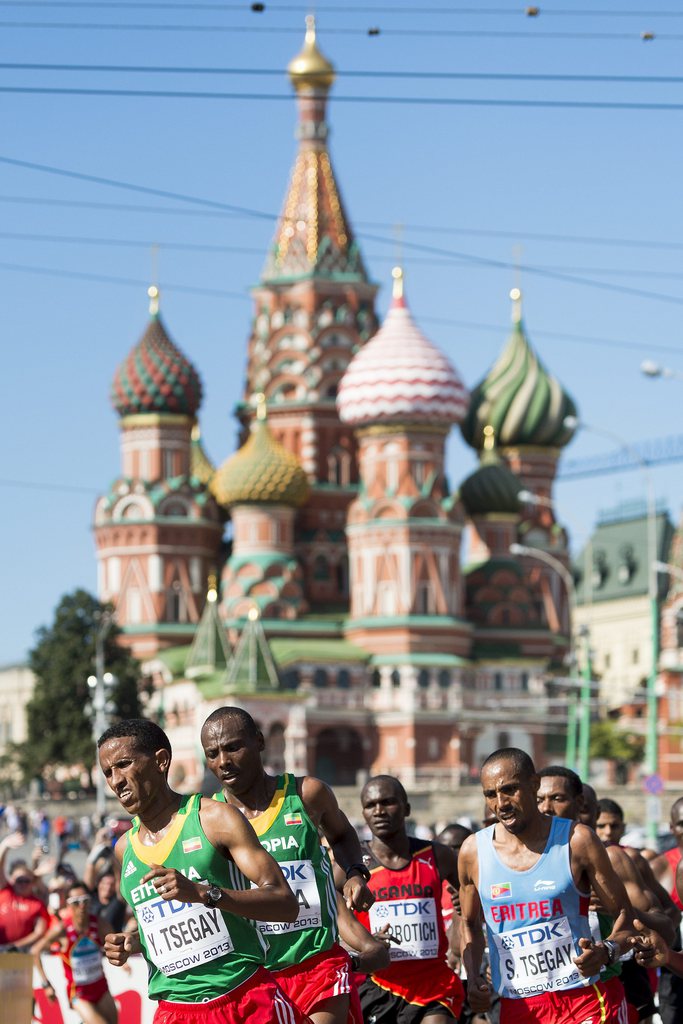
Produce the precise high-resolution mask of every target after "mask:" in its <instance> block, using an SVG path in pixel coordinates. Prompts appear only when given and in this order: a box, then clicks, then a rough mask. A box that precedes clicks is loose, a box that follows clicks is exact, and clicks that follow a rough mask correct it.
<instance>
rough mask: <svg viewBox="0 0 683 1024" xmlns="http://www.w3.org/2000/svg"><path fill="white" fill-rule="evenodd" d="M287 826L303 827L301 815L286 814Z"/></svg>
mask: <svg viewBox="0 0 683 1024" xmlns="http://www.w3.org/2000/svg"><path fill="white" fill-rule="evenodd" d="M285 825H303V820H302V818H301V815H300V814H298V813H297V814H285Z"/></svg>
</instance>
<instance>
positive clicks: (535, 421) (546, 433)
mask: <svg viewBox="0 0 683 1024" xmlns="http://www.w3.org/2000/svg"><path fill="white" fill-rule="evenodd" d="M576 415H577V408H576V405H575V404H574V400H573V399H572V398H571V396H570V395H568V394H567V392H566V391H565V390H564V389H563V387H562V385H561V384H560V383H559V381H558V380H557V379H556V378H555V377H552V376H551V375H550V374H549V373H548V372H547V370H546V369H545V367H544V366H543V363H542V362H541V361H540V359H539V358H538V356H537V355H536V353H535V352H534V350H533V348H532V347H531V345H530V344H529V340H528V338H527V336H526V333H525V331H524V326H523V323H522V320H521V317H520V319H519V320H517V321H516V322H515V324H514V327H513V329H512V334H511V335H510V338H509V339H508V341H507V344H506V345H505V348H504V349H503V351H502V352H501V354H500V356H499V357H498V359H497V361H496V362H495V363H494V365H493V367H492V368H491V370H490V371H489V373H488V374H487V376H486V377H485V378H484V380H482V381H481V383H480V384H478V385H477V386H476V387H475V388H474V390H473V391H472V397H471V402H470V407H469V410H468V412H467V414H466V416H465V418H464V420H463V421H462V423H461V424H460V430H461V432H462V436H463V438H464V439H465V441H466V442H467V444H468V445H470V447H472V448H475V449H476V450H477V451H481V449H482V448H483V446H484V427H485V426H486V425H488V424H490V425H491V426H492V427H493V429H494V431H495V437H496V444H497V445H498V446H499V447H500V448H506V447H517V446H519V445H535V446H541V447H549V448H561V447H563V446H564V445H566V444H568V442H569V441H570V440H571V438H572V435H573V433H574V430H575V429H576V428H575V427H567V426H565V419H566V417H567V416H576Z"/></svg>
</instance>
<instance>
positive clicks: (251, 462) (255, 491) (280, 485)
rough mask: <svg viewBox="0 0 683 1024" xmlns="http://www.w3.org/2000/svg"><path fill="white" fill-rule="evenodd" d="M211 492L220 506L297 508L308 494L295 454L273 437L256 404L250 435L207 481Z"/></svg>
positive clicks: (307, 485)
mask: <svg viewBox="0 0 683 1024" xmlns="http://www.w3.org/2000/svg"><path fill="white" fill-rule="evenodd" d="M210 486H211V492H212V493H213V496H214V497H215V499H216V501H218V503H219V504H220V505H223V506H224V507H226V508H228V507H230V506H232V505H249V504H258V505H261V504H264V505H289V506H290V507H291V508H299V507H300V506H301V505H303V504H304V502H305V501H306V499H307V498H308V494H309V490H310V488H309V483H308V478H307V476H306V474H305V472H304V470H303V468H302V466H301V463H300V462H299V460H298V459H297V457H296V455H294V454H293V453H292V452H288V451H287V449H286V448H284V447H283V446H282V445H281V444H280V442H279V441H276V440H275V438H274V437H273V435H272V433H271V430H270V427H269V426H268V423H267V421H266V418H265V404H264V405H262V406H260V407H259V410H258V416H257V418H256V419H255V420H254V423H253V425H252V430H251V434H250V435H249V438H248V439H247V441H246V442H245V444H244V445H243V446H242V447H241V448H240V450H239V451H238V452H235V454H234V455H232V456H231V457H230V458H229V459H227V460H226V461H225V462H224V463H223V465H222V466H221V467H220V469H218V470H217V472H216V475H215V476H214V478H213V480H212V481H211V485H210Z"/></svg>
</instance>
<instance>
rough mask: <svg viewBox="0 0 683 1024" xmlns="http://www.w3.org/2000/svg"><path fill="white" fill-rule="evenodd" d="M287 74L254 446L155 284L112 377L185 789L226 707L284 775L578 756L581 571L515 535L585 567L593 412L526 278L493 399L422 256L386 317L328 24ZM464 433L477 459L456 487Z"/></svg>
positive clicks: (349, 779)
mask: <svg viewBox="0 0 683 1024" xmlns="http://www.w3.org/2000/svg"><path fill="white" fill-rule="evenodd" d="M288 70H289V75H290V78H291V81H292V84H293V86H294V90H295V92H296V98H297V104H298V115H299V119H298V128H297V137H298V152H297V155H296V159H295V163H294V168H293V171H292V175H291V180H290V184H289V188H288V190H287V194H286V196H285V201H284V205H283V208H282V213H281V217H280V220H279V222H278V227H277V230H276V234H275V238H274V240H273V243H272V246H271V248H270V251H269V252H268V254H267V257H266V261H265V268H264V270H263V273H262V276H261V279H260V282H259V284H258V285H257V287H256V288H255V289H254V291H253V295H254V315H253V324H252V331H251V336H250V337H249V340H248V343H247V358H246V364H247V366H246V379H245V383H244V391H243V399H242V402H241V403H240V405H239V407H238V409H237V417H238V420H239V423H240V426H241V440H242V446H241V448H240V449H239V450H238V451H237V452H236V453H234V454H233V455H231V456H230V457H229V458H227V459H226V461H225V462H224V463H223V464H222V465H221V466H220V467H219V468H215V467H214V466H213V465H212V464H211V462H210V460H209V459H208V457H207V455H206V453H205V451H204V449H203V447H202V442H201V435H200V427H199V411H200V406H201V399H202V386H201V381H200V377H199V374H198V372H197V370H196V369H195V367H194V366H193V365H192V363H191V361H190V359H189V357H188V356H187V355H186V354H184V353H183V352H182V351H181V350H180V348H179V347H178V346H177V345H176V344H175V342H174V341H173V340H172V339H171V336H170V334H169V332H168V330H167V327H166V325H165V323H164V321H163V319H162V317H161V314H160V311H159V295H158V291H157V289H156V288H154V287H152V288H150V300H151V301H150V319H149V323H148V325H147V328H146V330H145V332H144V334H143V335H142V338H141V339H140V341H139V342H138V344H137V345H136V346H135V347H134V348H133V349H132V351H131V352H130V354H129V355H128V356H127V357H126V358H125V359H124V361H123V362H122V363H121V364H120V366H119V368H118V370H117V371H116V374H115V377H114V381H113V385H112V401H113V405H114V408H115V410H116V412H117V414H118V416H119V421H120V430H121V441H120V444H121V475H120V476H119V478H118V479H117V480H115V481H114V483H113V484H112V485H111V487H110V489H109V491H108V493H107V494H105V495H104V496H102V497H101V498H100V499H99V500H98V502H97V505H96V510H95V524H94V533H95V538H96V544H97V558H98V593H99V597H100V599H101V600H102V601H108V602H111V603H112V604H113V605H114V607H115V609H116V619H117V623H118V625H119V626H120V627H121V628H122V630H123V642H125V643H126V644H127V645H129V646H130V648H131V649H132V651H133V653H134V654H135V655H136V657H137V658H139V659H140V662H141V664H142V672H143V674H144V676H145V679H146V683H147V684H148V687H149V689H150V691H151V697H150V701H149V704H148V707H147V713H148V714H150V715H152V716H153V717H156V718H157V719H158V720H160V721H161V722H162V723H163V725H164V727H165V728H166V730H167V731H168V733H169V735H170V737H171V740H172V743H173V749H174V770H175V772H176V777H175V780H174V781H175V782H184V783H186V784H187V785H192V784H194V783H197V782H199V781H200V780H201V776H202V774H203V769H202V758H201V751H200V748H199V731H200V727H201V725H202V723H203V721H204V719H205V717H206V716H207V715H208V714H209V713H210V712H211V711H212V710H213V709H214V708H216V707H219V706H221V705H223V704H239V705H240V706H243V707H245V708H247V710H249V711H250V712H251V713H252V714H253V716H254V718H255V719H256V720H257V721H258V723H259V725H260V727H261V729H262V730H263V733H264V736H265V738H266V761H267V763H268V764H269V765H270V767H271V768H272V769H274V770H281V769H282V768H283V767H284V766H286V767H287V769H288V770H290V771H294V772H297V773H301V774H303V773H306V772H309V773H312V774H315V775H318V776H320V777H322V778H324V779H326V780H328V781H330V782H332V783H336V784H355V783H356V782H357V781H358V780H359V779H360V778H362V777H363V776H364V775H365V774H367V773H377V772H388V773H391V774H395V775H398V776H400V778H401V779H402V780H403V782H404V783H405V784H406V785H415V784H419V783H421V782H425V783H431V784H439V783H442V784H443V785H445V786H450V785H453V784H457V783H458V782H460V781H462V780H463V779H467V778H468V777H470V776H471V775H473V774H474V773H476V771H477V770H478V767H479V765H480V764H481V761H482V759H483V758H484V757H485V756H486V755H487V754H488V753H490V752H491V750H493V749H494V748H496V747H498V746H505V745H516V746H521V747H523V748H525V749H527V750H529V752H530V753H532V754H533V755H534V756H535V758H537V759H538V760H539V761H540V762H542V761H543V760H547V759H548V757H550V758H552V757H553V756H555V757H556V756H557V755H558V754H559V753H561V750H562V749H563V744H564V739H563V734H564V716H565V714H566V712H565V711H564V710H563V708H564V707H566V700H564V701H563V700H562V699H558V697H559V698H561V697H562V679H563V678H564V677H566V676H567V675H568V674H569V673H568V669H567V664H566V662H567V655H568V650H569V647H570V642H569V608H568V600H567V592H566V587H565V584H564V583H563V581H562V579H561V578H560V576H559V575H558V572H557V571H556V570H555V569H554V568H553V566H552V565H550V564H548V563H544V562H542V561H539V560H537V559H531V558H524V557H522V558H520V557H514V556H513V555H512V554H511V553H510V546H511V545H512V544H515V543H522V544H524V545H526V546H531V547H533V548H535V549H539V550H541V551H544V552H546V553H547V554H549V555H550V556H552V559H554V560H559V562H561V563H562V564H563V565H564V566H568V564H569V552H568V545H567V536H566V532H565V530H564V529H563V527H562V526H561V525H560V524H559V523H558V522H557V521H556V519H555V514H554V510H553V481H554V477H555V472H556V468H557V462H558V459H559V457H560V454H561V451H562V449H563V447H564V446H565V445H566V444H567V443H568V442H569V440H570V439H571V436H572V430H571V428H569V427H568V426H567V417H571V416H575V414H576V408H575V406H574V403H573V402H572V399H571V398H570V397H569V396H568V395H567V394H566V392H565V391H564V390H563V389H562V386H561V385H560V384H559V383H558V381H557V380H556V379H555V378H553V377H552V376H550V374H549V373H548V371H547V370H546V369H545V367H544V366H543V364H542V363H541V361H540V359H539V358H538V356H537V354H536V352H535V351H534V349H533V348H532V346H531V344H530V342H529V339H528V337H527V335H526V331H525V327H524V323H523V320H522V312H521V295H520V294H519V292H518V291H517V290H514V291H513V293H512V298H513V316H512V321H513V326H512V332H511V334H510V337H509V339H508V340H507V342H506V343H505V345H504V347H503V350H502V352H501V354H500V356H499V358H498V360H497V361H496V363H495V364H494V366H493V367H492V368H491V369H490V370H489V371H488V372H487V373H486V375H485V376H484V378H483V380H482V381H481V382H480V383H479V384H478V385H477V386H476V387H475V388H474V389H473V391H472V392H471V393H469V392H468V390H467V388H466V387H465V385H464V384H463V382H462V381H461V379H460V377H459V375H458V372H457V370H456V369H455V368H454V367H453V366H452V365H451V363H450V361H449V360H448V359H447V358H446V356H445V355H444V354H443V353H442V352H440V351H439V349H438V348H437V347H436V346H435V345H434V344H433V343H432V342H431V341H430V340H429V339H428V338H427V337H426V336H425V335H424V334H423V332H422V331H421V330H420V328H419V326H418V324H417V323H416V321H415V319H414V318H413V316H412V313H411V311H410V308H409V305H408V302H407V298H406V294H405V291H404V279H403V273H402V270H401V268H396V269H395V270H394V271H393V298H392V302H391V307H390V309H389V311H388V313H387V315H386V318H385V319H384V321H383V323H382V324H381V325H380V324H379V323H378V318H377V315H376V312H375V306H374V302H375V295H376V291H377V286H376V285H375V284H373V282H372V281H371V280H370V278H369V276H368V273H367V270H366V268H365V265H364V263H363V257H362V254H361V252H360V249H359V246H358V243H357V241H356V240H355V238H354V234H353V230H352V227H351V224H350V221H349V219H348V217H347V214H346V211H345V209H344V205H343V203H342V199H341V195H340V191H339V188H338V185H337V181H336V179H335V175H334V171H333V169H332V164H331V161H330V155H329V150H328V145H327V137H328V126H327V121H326V106H327V98H328V94H329V91H330V89H331V87H332V84H333V81H334V77H335V76H334V68H333V66H332V65H331V64H330V63H329V61H328V60H327V59H326V58H325V57H324V56H323V55H322V53H321V52H320V50H319V48H318V45H317V41H316V37H315V27H314V24H313V22H312V20H309V23H308V29H307V32H306V40H305V43H304V47H303V49H302V51H301V53H300V54H299V55H298V56H297V57H296V58H295V59H294V60H293V61H292V62H291V63H290V65H289V69H288ZM453 426H458V427H459V429H460V432H461V434H462V437H463V439H464V441H465V443H466V444H468V445H469V446H470V447H471V448H473V449H474V450H475V451H476V452H477V454H478V456H479V467H478V468H477V469H476V470H475V471H474V472H473V473H472V474H471V475H470V476H468V477H467V479H465V480H463V481H462V482H461V483H460V485H459V487H458V488H457V489H454V490H451V488H450V486H449V482H448V480H447V478H446V473H445V446H446V441H447V438H448V435H449V433H450V431H451V428H452V427H453ZM465 531H467V534H468V542H467V554H466V563H465V564H464V561H463V551H462V546H463V538H464V535H465ZM552 679H555V680H556V683H555V684H552V683H550V682H549V681H550V680H552ZM551 695H554V697H552V696H551ZM555 715H557V716H558V718H557V727H556V728H555V729H554V728H553V724H552V722H553V716H555ZM554 737H556V740H555V742H557V743H560V742H561V744H562V745H561V746H560V747H559V748H557V747H555V746H554V745H553V743H554ZM561 737H562V739H561Z"/></svg>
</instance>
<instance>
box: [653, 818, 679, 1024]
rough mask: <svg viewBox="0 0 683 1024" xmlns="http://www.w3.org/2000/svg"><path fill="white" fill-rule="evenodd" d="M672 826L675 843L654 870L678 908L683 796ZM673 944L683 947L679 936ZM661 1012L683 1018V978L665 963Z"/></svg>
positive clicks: (666, 1017) (668, 1023)
mask: <svg viewBox="0 0 683 1024" xmlns="http://www.w3.org/2000/svg"><path fill="white" fill-rule="evenodd" d="M669 828H670V829H671V831H672V833H673V835H674V838H675V840H676V845H675V846H674V848H673V849H672V850H667V851H666V853H663V854H661V855H660V856H659V857H656V858H655V859H654V860H653V861H652V871H653V873H654V876H655V878H656V879H657V881H658V882H660V883H661V885H662V886H663V887H664V888H665V889H666V891H667V892H668V893H669V894H670V896H671V899H672V900H673V902H674V903H675V904H676V906H677V907H678V908H679V910H683V903H682V902H681V899H680V896H679V894H678V891H677V889H676V871H677V869H678V865H679V863H680V860H681V854H682V853H683V798H679V799H678V800H676V802H675V803H674V804H673V805H672V807H671V818H670V822H669ZM673 948H674V949H675V950H676V951H678V950H680V949H681V941H680V936H679V938H678V941H677V942H676V943H675V944H674V947H673ZM659 1016H660V1017H661V1018H662V1024H676V1022H677V1021H681V1020H683V978H680V977H679V976H678V975H677V974H675V973H673V972H672V971H670V970H669V968H668V967H664V966H663V967H662V969H661V971H660V975H659Z"/></svg>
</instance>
